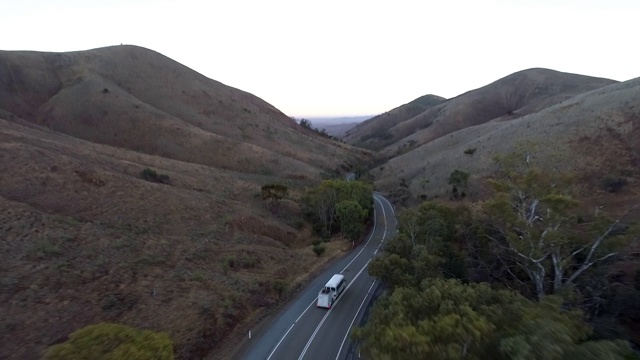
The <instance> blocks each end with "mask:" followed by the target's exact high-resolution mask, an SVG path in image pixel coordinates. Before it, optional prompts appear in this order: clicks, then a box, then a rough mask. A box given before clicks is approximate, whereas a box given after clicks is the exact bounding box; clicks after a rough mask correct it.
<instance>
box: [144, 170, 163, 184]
mask: <svg viewBox="0 0 640 360" xmlns="http://www.w3.org/2000/svg"><path fill="white" fill-rule="evenodd" d="M141 176H142V178H143V179H144V180H147V181H150V182H155V183H160V184H169V176H168V175H164V174H158V173H157V172H156V171H155V170H153V169H150V168H146V169H144V170H142V174H141Z"/></svg>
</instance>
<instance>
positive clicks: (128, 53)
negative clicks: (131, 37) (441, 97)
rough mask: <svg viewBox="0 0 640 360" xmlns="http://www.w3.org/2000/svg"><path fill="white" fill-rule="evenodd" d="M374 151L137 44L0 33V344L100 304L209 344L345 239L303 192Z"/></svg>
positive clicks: (23, 354) (189, 342) (69, 325)
mask: <svg viewBox="0 0 640 360" xmlns="http://www.w3.org/2000/svg"><path fill="white" fill-rule="evenodd" d="M372 156H373V155H372V153H371V152H368V151H365V150H362V149H357V148H354V147H351V146H349V145H346V144H342V143H339V142H335V141H331V140H329V139H326V138H323V137H322V136H319V135H318V134H316V133H315V132H313V131H311V130H306V129H302V128H301V127H300V126H298V125H297V124H296V123H295V122H294V121H293V120H292V119H291V118H289V117H287V116H286V115H284V114H283V113H281V112H280V111H279V110H277V109H276V108H275V107H273V106H271V105H270V104H268V103H266V102H264V101H263V100H261V99H259V98H257V97H255V96H253V95H251V94H249V93H246V92H243V91H241V90H238V89H234V88H231V87H228V86H226V85H223V84H221V83H219V82H216V81H214V80H211V79H208V78H206V77H204V76H202V75H200V74H198V73H196V72H195V71H192V70H190V69H188V68H186V67H184V66H182V65H180V64H178V63H176V62H175V61H173V60H171V59H168V58H166V57H164V56H162V55H160V54H158V53H155V52H153V51H150V50H147V49H143V48H138V47H133V46H116V47H110V48H103V49H95V50H90V51H84V52H74V53H59V54H58V53H39V52H7V51H0V238H2V241H1V242H0V302H1V303H2V304H3V306H2V307H0V343H2V344H3V346H2V347H0V358H3V359H5V358H10V359H36V358H40V357H41V354H42V351H43V350H44V349H46V348H47V347H48V346H50V345H52V344H55V343H59V342H61V341H64V340H65V339H66V337H67V336H68V335H69V334H70V333H72V332H73V331H75V330H77V329H80V328H82V327H84V326H86V325H89V324H94V323H98V322H102V321H110V322H116V323H122V324H126V325H130V326H133V327H136V328H141V329H151V330H154V331H165V332H167V333H168V334H169V335H170V337H171V339H172V340H173V342H174V344H175V351H176V355H177V357H178V358H181V359H192V358H203V357H205V356H207V355H211V354H216V357H217V356H219V355H220V354H222V353H224V350H225V349H227V348H230V347H231V346H230V344H229V343H224V342H225V341H226V340H228V339H231V338H234V337H233V336H232V335H233V332H234V331H235V332H240V333H244V331H245V330H246V326H248V324H250V323H255V322H256V321H257V320H259V319H260V318H261V317H263V316H264V315H265V314H266V313H267V312H268V310H270V309H272V308H273V307H274V306H276V305H277V304H279V303H282V300H283V299H285V298H287V297H288V296H289V295H291V293H292V292H293V291H295V289H296V287H297V286H299V285H300V284H301V283H302V282H304V281H305V279H306V275H307V274H310V273H312V272H313V271H315V270H316V269H317V268H318V267H319V266H322V264H323V262H325V261H328V260H330V259H332V258H335V257H336V256H340V255H341V254H343V252H344V251H345V250H346V248H347V247H348V246H347V242H346V241H345V242H339V241H336V242H332V243H329V244H327V248H326V252H325V254H323V256H322V257H321V258H318V257H317V256H316V255H315V254H314V253H313V251H312V245H311V238H312V235H311V229H310V227H309V226H308V225H306V224H305V222H304V221H303V215H302V210H301V208H300V206H299V204H298V201H297V200H298V198H299V197H300V195H301V194H302V191H304V190H305V189H306V188H308V187H310V186H312V185H315V184H317V183H318V182H319V180H321V179H322V177H323V176H328V175H336V174H338V173H339V172H340V171H345V170H347V169H349V168H350V167H353V166H358V165H359V164H361V163H362V162H363V161H368V160H370V159H371V158H372ZM265 184H282V185H285V186H287V187H288V189H289V197H288V198H287V199H283V200H280V201H279V202H278V204H276V205H274V204H270V203H268V202H265V201H264V200H263V199H262V198H261V193H260V192H261V187H262V186H263V185H265ZM236 338H237V337H236Z"/></svg>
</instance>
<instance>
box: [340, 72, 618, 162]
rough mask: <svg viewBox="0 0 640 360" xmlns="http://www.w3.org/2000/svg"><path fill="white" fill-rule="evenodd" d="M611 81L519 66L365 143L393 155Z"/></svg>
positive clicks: (516, 115)
mask: <svg viewBox="0 0 640 360" xmlns="http://www.w3.org/2000/svg"><path fill="white" fill-rule="evenodd" d="M613 83H615V81H613V80H608V79H602V78H595V77H589V76H583V75H576V74H569V73H563V72H558V71H553V70H548V69H540V68H536V69H528V70H523V71H520V72H517V73H514V74H511V75H509V76H507V77H504V78H502V79H499V80H497V81H495V82H493V83H491V84H489V85H486V86H484V87H481V88H479V89H476V90H472V91H469V92H466V93H464V94H462V95H459V96H457V97H455V98H453V99H449V100H447V101H445V102H443V103H441V104H439V105H437V106H433V107H431V108H429V109H427V110H425V111H424V112H422V113H420V114H418V115H416V116H414V117H411V118H409V119H406V120H404V121H402V122H399V123H397V124H396V125H394V126H392V127H389V128H387V129H386V132H384V133H382V134H383V136H377V137H374V138H372V139H370V141H369V144H370V146H369V147H370V148H372V149H376V150H382V152H383V153H384V154H385V155H386V156H393V155H394V154H395V155H397V154H400V153H402V152H406V151H408V150H410V149H412V148H415V147H417V146H420V145H422V144H425V143H428V142H430V141H432V140H434V139H437V138H439V137H441V136H444V135H447V134H449V133H451V132H454V131H456V130H460V129H464V128H466V127H469V126H474V125H479V124H483V123H486V122H489V121H504V120H509V119H515V118H518V117H522V116H524V115H527V114H530V113H534V112H536V111H539V110H542V109H544V108H546V107H549V106H551V105H553V104H557V103H560V102H562V101H563V100H566V99H569V98H571V97H573V96H575V95H578V94H581V93H585V92H587V91H590V90H593V89H597V88H601V87H603V86H607V85H610V84H613ZM348 142H349V141H348ZM349 143H353V144H357V142H349Z"/></svg>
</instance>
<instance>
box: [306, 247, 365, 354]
mask: <svg viewBox="0 0 640 360" xmlns="http://www.w3.org/2000/svg"><path fill="white" fill-rule="evenodd" d="M370 261H371V259H369V260H367V262H366V263H365V264H364V266H363V267H362V269H360V271H358V273H357V274H356V276H354V277H353V280H351V282H350V283H349V285H347V287H346V288H345V289H344V291H343V292H346V291H347V290H349V288H350V287H351V285H352V284H353V283H354V282H355V281H356V279H357V278H358V277H359V276H360V275H361V274H362V272H363V271H364V269H366V268H367V266H369V262H370ZM341 299H342V297H339V298H338V299H337V300H336V302H335V303H333V305H331V309H329V310H328V311H327V313H326V314H324V317H322V320H320V323H319V324H318V326H316V329H315V330H314V331H313V334H311V337H310V338H309V341H307V345H305V347H304V349H302V352H301V353H300V356H299V357H298V360H302V358H303V357H304V355H305V354H306V353H307V350H309V346H310V345H311V342H313V339H314V338H315V337H316V334H317V333H318V330H320V327H322V324H323V323H324V321H325V320H327V317H328V316H329V314H331V311H333V309H335V305H337V304H338V302H340V300H341Z"/></svg>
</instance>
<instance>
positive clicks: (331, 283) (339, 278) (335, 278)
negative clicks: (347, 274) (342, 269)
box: [325, 274, 344, 287]
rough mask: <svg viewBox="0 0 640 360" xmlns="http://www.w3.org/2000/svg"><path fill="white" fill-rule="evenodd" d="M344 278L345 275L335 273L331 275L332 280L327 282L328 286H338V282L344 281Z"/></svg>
mask: <svg viewBox="0 0 640 360" xmlns="http://www.w3.org/2000/svg"><path fill="white" fill-rule="evenodd" d="M342 279H344V275H341V274H335V275H333V276H332V277H331V280H329V282H327V285H325V286H327V287H336V286H338V284H339V283H340V281H342Z"/></svg>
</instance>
